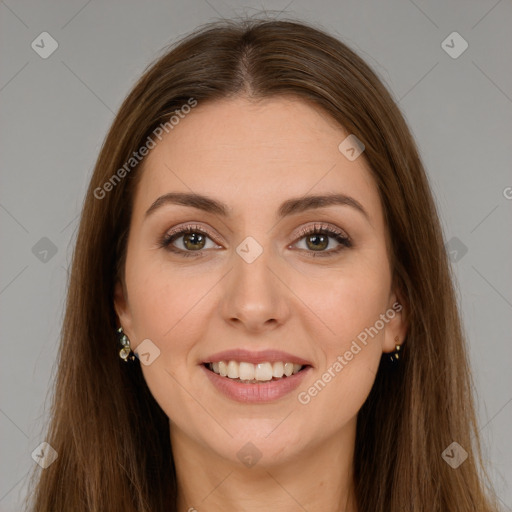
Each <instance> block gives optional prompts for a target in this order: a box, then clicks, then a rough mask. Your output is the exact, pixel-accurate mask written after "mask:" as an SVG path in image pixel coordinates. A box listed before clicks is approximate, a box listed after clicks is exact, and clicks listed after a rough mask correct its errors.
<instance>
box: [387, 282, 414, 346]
mask: <svg viewBox="0 0 512 512" xmlns="http://www.w3.org/2000/svg"><path fill="white" fill-rule="evenodd" d="M385 315H386V317H387V318H388V319H389V320H388V322H387V324H386V328H385V330H384V341H383V343H382V348H383V350H382V351H383V352H387V353H389V352H394V351H395V345H402V343H403V342H404V340H405V337H406V336H407V331H408V328H409V324H408V320H407V317H408V315H407V307H406V303H405V300H404V297H403V295H402V293H400V290H395V291H393V292H392V293H391V294H390V296H389V303H388V309H387V310H386V313H385Z"/></svg>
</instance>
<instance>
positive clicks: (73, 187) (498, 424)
mask: <svg viewBox="0 0 512 512" xmlns="http://www.w3.org/2000/svg"><path fill="white" fill-rule="evenodd" d="M262 8H264V9H267V10H269V11H270V15H271V16H274V17H279V18H284V17H294V18H298V19H303V20H306V21H312V22H315V23H318V24H320V26H322V27H323V28H325V29H326V30H328V31H330V32H331V33H333V34H334V35H337V36H338V37H339V38H341V39H342V40H343V41H344V42H345V43H347V44H348V45H349V46H351V47H352V48H353V49H354V50H355V51H356V52H358V53H359V54H360V55H361V56H362V57H363V58H365V59H366V60H367V62H368V63H369V64H370V65H371V66H372V67H373V68H374V69H375V70H376V72H377V73H378V74H379V76H380V77H381V79H382V80H383V81H384V82H385V84H386V85H387V86H388V88H389V89H390V91H391V93H392V95H393V97H394V98H395V100H396V101H397V102H398V104H399V106H400V108H401V110H402V112H403V114H404V116H405V117H406V120H407V121H408V123H409V125H410V128H411V130H412V132H413V135H414V136H415V138H416V140H417V142H418V145H419V148H420V151H421V156H422V158H423V161H424V163H425V166H426V168H427V171H428V173H429V177H430V180H431V184H432V188H433V191H434V194H435V196H436V199H437V202H438V205H439V209H440V213H441V217H442V224H443V229H444V233H445V239H446V241H447V243H448V248H449V250H450V252H451V254H452V258H453V268H454V271H455V274H456V276H457V281H458V285H457V286H458V290H459V300H460V304H461V308H462V313H463V320H464V322H465V327H466V330H467V334H468V340H469V344H470V356H471V361H472V364H473V368H474V379H475V385H476V389H477V393H478V395H477V398H478V401H477V406H478V414H479V421H480V428H481V434H482V439H483V442H484V455H485V460H486V461H487V462H488V464H489V467H490V472H491V476H492V478H493V481H494V484H495V486H496V489H497V491H498V494H499V496H500V499H501V501H502V503H503V506H504V510H512V489H511V486H510V481H511V475H512V442H511V435H510V425H512V405H511V401H512V377H511V373H512V372H511V371H510V363H511V361H512V344H511V341H512V339H511V334H510V333H511V318H512V315H511V313H512V287H511V283H512V270H511V265H510V261H511V255H512V237H511V236H510V234H511V229H510V228H511V225H512V223H511V220H512V199H511V198H512V188H507V187H512V173H511V162H512V156H511V135H512V72H511V65H510V55H511V53H512V52H511V50H512V44H511V43H512V31H511V30H510V27H511V26H512V5H511V3H510V2H509V1H504V0H502V1H495V0H489V1H487V0H486V1H467V0H458V1H450V2H444V1H430V2H426V1H419V0H417V1H416V2H413V1H411V0H392V1H386V2H369V1H355V0H354V1H343V2H339V1H338V2H336V1H334V0H333V1H315V2H310V1H306V0H292V1H290V0H283V1H274V2H271V1H267V0H263V1H261V2H253V3H243V2H238V1H235V0H204V1H203V0H193V1H189V2H187V1H185V0H180V1H175V2H174V1H173V2H169V1H167V2H164V1H146V2H141V1H139V2H137V1H135V0H131V1H125V2H121V1H108V2H100V1H99V0H90V1H87V0H73V1H68V2H63V1H62V2H57V1H52V2H50V1H45V2H40V1H35V0H30V1H29V0H25V1H23V0H22V1H19V0H7V1H0V17H1V18H0V20H1V21H0V23H1V28H0V34H1V36H0V37H1V75H0V112H1V126H0V130H1V134H0V141H1V142H0V144H1V155H2V157H1V160H0V162H1V170H2V175H1V176H2V187H1V194H0V223H1V240H2V264H1V267H0V306H1V310H2V324H1V329H2V330H1V342H2V352H1V358H0V364H1V395H0V429H1V453H2V457H1V466H0V510H2V511H14V510H18V509H19V505H18V504H19V503H20V500H21V498H22V497H23V496H24V494H25V493H26V480H27V473H28V470H29V469H30V467H31V466H32V465H33V464H35V463H34V461H33V460H32V458H31V453H32V452H33V450H34V449H35V448H36V447H37V446H38V445H39V444H40V443H41V442H42V441H43V440H44V438H43V437H42V436H43V434H44V423H45V422H46V421H47V411H46V410H45V409H44V406H45V400H47V402H46V404H47V405H49V399H50V397H51V388H50V385H51V381H52V378H53V376H54V372H55V361H56V357H57V347H58V336H59V330H60V326H61V321H62V317H63V306H64V298H65V291H66V277H67V274H66V272H67V267H68V265H69V262H70V255H71V250H72V246H73V243H74V240H75V236H76V228H77V225H78V215H79V211H80V206H81V203H82V200H83V196H84V194H85V190H86V186H87V183H88V181H89V179H90V175H91V172H92V168H93V166H94V163H95V160H96V157H97V155H98V152H99V149H100V146H101V143H102V141H103V138H104V136H105V134H106V131H107V129H108V128H109V126H110V124H111V122H112V120H113V117H114V112H115V111H116V110H117V109H118V108H119V106H120V104H121V101H122V100H123V98H124V97H125V95H126V94H127V93H128V91H129V90H130V88H131V87H132V85H133V84H134V83H135V81H136V79H137V78H138V77H139V75H140V74H141V73H142V71H143V69H144V68H145V66H146V65H147V64H148V63H149V62H150V61H151V60H152V59H153V58H154V57H155V56H156V54H157V52H159V51H160V50H161V49H162V48H163V47H164V46H165V45H167V44H168V43H170V42H173V41H175V40H176V39H177V38H178V37H180V36H182V35H184V34H185V33H187V32H189V31H190V30H192V29H193V28H195V27H196V26H198V25H199V24H202V23H205V22H207V21H211V20H213V19H217V18H219V17H232V16H234V15H239V14H243V13H247V14H254V13H256V12H258V11H260V10H261V9H262ZM280 11H283V12H282V13H280ZM45 31H46V32H48V33H50V34H51V36H52V37H53V38H54V39H55V40H56V41H57V42H58V48H57V50H56V51H55V52H54V53H53V54H52V55H51V56H49V57H48V58H47V59H43V58H41V57H40V56H39V55H38V53H36V51H34V50H33V49H32V47H31V43H32V41H34V40H36V42H37V41H40V39H39V38H38V36H39V35H40V34H41V33H42V32H45ZM453 31H457V32H458V33H459V34H460V35H461V36H462V37H463V38H464V39H465V40H466V41H467V42H468V44H469V47H468V48H467V50H466V51H465V52H464V53H462V54H461V55H460V56H459V57H458V58H455V59H454V58H452V57H451V56H450V55H448V53H447V52H446V51H445V50H444V49H443V47H442V45H441V44H442V42H443V41H444V40H445V39H446V38H447V36H448V35H449V34H451V33H452V32H453ZM448 44H450V45H452V43H448ZM452 46H454V47H455V49H458V48H460V42H455V43H453V45H452ZM46 48H48V46H47V45H46ZM507 196H508V197H507ZM43 238H47V239H49V241H51V242H49V241H48V240H46V239H44V240H42V241H41V239H43ZM34 247H35V248H34ZM52 248H53V252H55V250H56V251H57V252H56V253H55V254H53V253H52ZM44 250H47V251H48V252H47V253H45V252H44ZM466 251H467V252H466ZM507 263H508V264H507ZM507 425H509V427H508V428H507Z"/></svg>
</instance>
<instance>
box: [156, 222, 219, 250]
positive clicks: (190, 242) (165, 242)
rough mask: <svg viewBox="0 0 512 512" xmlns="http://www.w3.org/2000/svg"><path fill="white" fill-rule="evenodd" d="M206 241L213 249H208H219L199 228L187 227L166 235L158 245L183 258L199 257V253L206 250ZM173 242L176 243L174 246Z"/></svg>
mask: <svg viewBox="0 0 512 512" xmlns="http://www.w3.org/2000/svg"><path fill="white" fill-rule="evenodd" d="M180 239H182V240H180ZM208 240H210V241H211V243H212V245H213V247H210V248H219V247H220V246H218V245H217V244H215V243H213V241H212V240H211V237H210V235H209V234H208V233H206V232H205V231H203V230H202V229H200V228H199V227H196V226H187V227H186V228H183V229H180V230H176V231H172V232H170V233H167V234H166V235H165V236H164V238H163V239H162V240H161V242H160V244H159V245H160V247H162V248H164V249H166V250H168V251H171V252H174V253H178V254H180V255H183V256H200V255H201V253H202V252H204V251H203V249H205V248H208V247H206V244H207V242H208ZM178 241H179V242H178ZM175 242H178V243H177V244H175ZM194 253H196V254H194Z"/></svg>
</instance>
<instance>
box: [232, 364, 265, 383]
mask: <svg viewBox="0 0 512 512" xmlns="http://www.w3.org/2000/svg"><path fill="white" fill-rule="evenodd" d="M240 364H241V365H242V364H243V363H240ZM246 364H249V363H246ZM252 366H254V365H252ZM240 378H242V377H240ZM254 378H255V379H256V380H272V365H271V364H270V363H258V364H257V365H256V368H255V370H254Z"/></svg>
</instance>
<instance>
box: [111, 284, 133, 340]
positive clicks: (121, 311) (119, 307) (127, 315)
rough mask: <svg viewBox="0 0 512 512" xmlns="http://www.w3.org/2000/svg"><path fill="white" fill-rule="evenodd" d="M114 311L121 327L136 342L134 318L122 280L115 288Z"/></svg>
mask: <svg viewBox="0 0 512 512" xmlns="http://www.w3.org/2000/svg"><path fill="white" fill-rule="evenodd" d="M114 309H115V311H116V313H117V317H118V319H119V324H120V325H119V327H122V328H123V331H124V333H125V334H126V336H128V339H130V340H135V333H134V330H133V317H132V313H131V310H130V305H129V303H128V297H127V293H126V287H125V285H124V284H123V283H122V282H121V281H120V280H118V281H117V282H116V284H115V286H114Z"/></svg>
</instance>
